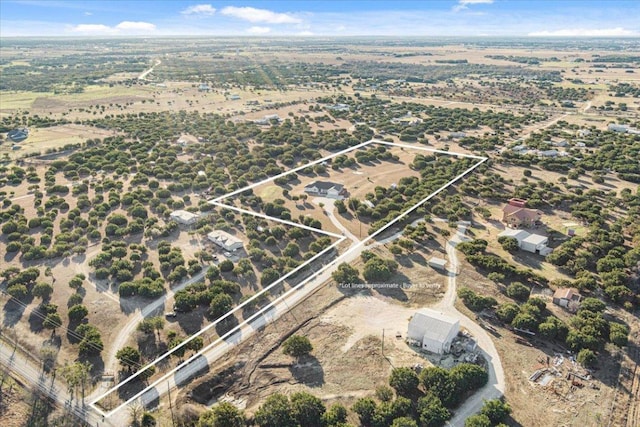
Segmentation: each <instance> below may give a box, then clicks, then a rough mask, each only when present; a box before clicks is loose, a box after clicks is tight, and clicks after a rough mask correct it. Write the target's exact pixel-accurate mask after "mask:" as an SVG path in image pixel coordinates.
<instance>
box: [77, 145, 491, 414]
mask: <svg viewBox="0 0 640 427" xmlns="http://www.w3.org/2000/svg"><path fill="white" fill-rule="evenodd" d="M375 143H377V144H383V145H387V146H392V147H401V148H408V149H416V150H421V151H428V152H432V153H439V154H445V155H449V156H456V157H463V158H472V159H478V160H479V161H478V162H477V163H475V164H474V165H473V166H471V167H470V168H468V169H467V170H465V171H464V172H462V173H461V174H459V175H458V176H456V177H455V178H453V179H452V180H450V181H449V182H447V183H445V184H444V185H443V186H441V187H440V188H438V189H437V190H436V191H434V192H433V193H431V194H430V195H428V196H427V197H425V198H424V199H422V200H420V201H419V202H418V203H416V204H415V205H413V206H412V207H410V208H409V209H407V210H406V211H404V212H402V213H401V214H400V215H398V216H397V217H396V218H394V219H393V220H391V221H389V222H388V223H387V224H385V225H384V227H382V228H380V229H378V230H377V231H375V232H374V233H373V234H371V235H369V236H368V237H366V238H365V239H363V240H361V241H359V242H358V243H356V244H355V245H352V246H351V247H350V248H349V249H348V250H347V251H346V252H345V253H344V254H342V255H340V256H339V257H338V258H336V259H335V260H333V261H332V262H330V263H329V264H327V265H326V266H324V267H323V268H321V269H320V270H318V271H317V272H315V273H313V274H312V275H311V276H309V277H308V278H306V279H305V280H303V281H302V282H300V283H299V284H298V285H296V286H294V287H292V288H291V289H289V290H288V291H286V292H285V293H283V294H282V295H280V296H279V297H278V298H276V299H275V300H273V301H272V302H271V303H270V304H268V305H266V306H265V307H263V308H261V309H260V310H258V311H257V312H256V313H254V314H253V315H252V316H251V317H249V318H248V319H246V320H245V321H243V322H242V323H240V324H238V325H237V326H236V327H235V328H233V329H232V330H230V331H229V332H227V333H226V334H224V335H223V336H221V337H219V338H218V339H217V340H215V341H213V342H212V343H210V344H209V345H207V346H206V347H203V348H202V349H201V350H200V351H198V352H197V353H195V354H193V355H192V356H191V357H190V358H189V359H187V360H186V361H184V362H182V363H181V364H179V365H178V366H176V367H175V368H173V369H172V370H170V371H169V372H167V373H166V374H164V375H163V376H162V377H161V378H159V379H157V380H156V381H154V382H153V383H152V384H151V385H149V386H147V387H146V388H145V389H143V390H141V391H139V392H138V393H137V394H135V395H134V396H133V397H131V398H129V400H127V401H126V402H124V403H122V404H120V405H119V406H117V407H116V408H115V409H113V410H111V411H109V412H108V413H106V412H104V411H103V410H102V409H100V408H99V407H98V406H97V405H96V403H97V402H99V401H100V400H102V399H104V398H105V397H106V396H108V395H110V394H111V393H113V392H115V391H117V390H118V389H119V388H120V387H122V386H124V385H125V384H127V383H128V382H129V381H131V380H133V379H134V378H136V377H137V376H138V375H140V374H141V373H142V372H144V371H145V370H147V369H148V368H150V367H151V366H153V365H155V364H156V363H158V362H159V361H161V360H163V359H165V358H166V357H169V356H170V355H171V354H172V353H173V352H174V351H175V350H177V349H178V348H180V347H182V346H184V345H186V344H187V343H188V342H189V341H191V340H192V339H194V338H195V337H197V336H199V335H201V334H202V333H203V332H206V331H208V330H209V329H210V328H212V327H215V326H217V324H218V323H220V322H221V321H222V320H224V319H226V318H227V317H229V316H230V315H231V314H232V313H235V312H236V311H238V310H240V309H242V308H244V307H245V306H246V305H247V304H248V303H249V302H251V301H253V300H254V299H256V298H258V297H260V296H261V295H262V294H264V293H265V292H268V291H269V290H270V289H271V288H273V287H274V286H276V285H278V284H280V283H281V282H283V281H284V280H285V279H287V278H288V277H290V276H292V275H293V274H294V273H297V272H298V271H299V270H301V269H302V268H304V267H306V266H307V265H309V264H310V263H312V262H313V261H315V260H316V259H317V258H319V257H320V256H322V255H324V254H325V253H327V252H329V251H330V250H332V249H333V248H334V247H336V246H337V245H339V244H340V243H342V242H343V241H344V240H346V237H345V236H340V235H337V234H334V233H330V232H327V231H323V230H320V229H316V228H313V227H308V226H304V225H303V224H298V223H294V222H291V221H286V220H283V219H280V218H275V217H269V216H267V215H264V214H260V213H257V212H252V211H247V210H244V209H241V208H237V207H235V206H230V205H226V204H223V203H220V201H221V200H223V199H225V198H227V197H231V196H234V195H237V194H241V193H243V192H245V191H247V190H250V189H253V188H256V187H258V186H260V185H263V184H265V183H267V182H270V181H274V180H276V179H278V178H280V177H283V176H286V175H288V174H291V173H295V172H297V171H299V170H302V169H305V168H307V167H309V166H313V165H316V164H319V163H322V162H324V161H326V160H329V159H331V158H333V157H336V156H339V155H341V154H345V153H348V152H350V151H353V150H357V149H359V148H362V147H365V146H367V145H370V144H375ZM487 159H488V158H487V157H482V156H476V155H472V154H464V153H456V152H450V151H444V150H436V149H432V148H427V147H421V146H414V145H408V144H402V143H395V142H388V141H381V140H377V139H371V140H369V141H366V142H363V143H360V144H357V145H354V146H353V147H349V148H347V149H345V150H342V151H339V152H337V153H333V154H330V155H328V156H326V157H323V158H321V159H318V160H314V161H312V162H310V163H308V164H305V165H303V166H299V167H297V168H294V169H292V170H290V171H287V172H284V173H281V174H278V175H276V176H273V177H270V178H267V179H265V180H262V181H260V182H257V183H254V184H250V185H248V186H246V187H243V188H240V189H238V190H235V191H233V192H231V193H228V194H226V195H223V196H220V197H217V198H215V199H212V200H210V201H209V202H208V203H210V204H212V205H214V206H219V207H224V208H228V209H232V210H235V211H238V212H243V213H246V214H250V215H254V216H257V217H260V218H263V219H268V220H270V221H276V222H281V223H285V224H288V225H292V226H296V227H301V228H305V229H309V230H311V231H313V232H316V233H320V234H326V235H329V236H332V237H338V238H339V240H338V241H337V242H335V243H334V244H333V245H331V246H329V247H327V248H325V249H324V250H323V251H321V252H319V253H318V254H316V255H315V256H314V257H312V258H310V259H309V260H307V262H305V263H304V264H302V265H300V266H298V267H297V268H296V269H294V270H292V271H290V272H289V273H287V274H286V275H284V276H282V277H281V278H280V279H278V280H277V281H276V282H274V283H272V284H271V285H269V286H268V287H267V288H264V289H263V290H262V291H260V292H259V293H257V294H255V295H254V296H252V297H251V298H249V299H248V300H247V301H245V302H244V303H242V304H240V305H238V306H236V307H235V308H234V309H233V310H230V311H229V312H227V313H226V314H225V315H224V316H222V317H220V318H218V319H216V320H215V321H214V322H212V323H211V324H210V325H208V326H206V327H205V328H203V329H201V330H200V331H198V332H196V333H195V334H193V335H192V336H191V337H189V338H188V339H187V340H185V341H183V342H182V343H180V344H179V345H178V346H176V347H174V348H173V349H171V350H169V351H168V352H166V353H165V354H164V355H162V356H160V357H159V358H157V359H156V360H154V361H153V362H150V363H148V364H147V365H146V366H144V367H143V368H141V369H140V370H138V371H137V372H136V373H135V374H133V375H131V376H130V377H128V378H127V379H125V380H124V381H122V382H120V383H118V384H117V385H115V386H114V387H112V388H111V389H109V390H107V391H106V392H105V393H103V394H102V395H100V396H99V397H97V398H95V399H94V400H93V401H92V402H91V403H90V406H91V407H92V408H93V409H95V410H96V411H97V412H98V413H99V414H100V415H102V416H104V417H110V416H111V415H113V414H114V413H116V412H117V411H119V410H120V409H122V408H123V407H125V406H127V405H129V404H130V403H132V402H134V401H135V400H137V399H138V398H139V397H140V396H142V395H144V394H145V393H146V392H147V391H149V390H151V389H153V388H154V387H155V386H157V385H158V384H160V383H161V382H163V381H165V380H166V379H167V378H169V377H170V376H172V375H173V374H174V373H175V372H177V371H179V370H180V369H182V368H184V367H185V366H187V365H188V364H189V363H191V362H192V361H193V360H195V359H196V358H198V357H200V356H202V355H203V354H204V353H205V352H207V351H208V350H209V349H210V348H212V347H214V346H216V345H218V344H220V343H221V342H223V341H224V340H225V339H226V338H228V337H230V336H232V335H234V334H235V333H237V332H242V328H243V327H245V326H247V325H249V324H250V322H251V321H253V320H254V319H255V318H257V317H258V316H260V315H262V314H263V312H266V311H269V310H270V309H272V308H273V307H275V306H276V305H277V304H278V303H279V302H280V301H284V300H285V299H286V298H287V297H288V296H289V295H290V294H292V293H294V292H295V291H298V290H299V289H301V288H302V287H304V285H306V284H307V283H308V282H310V281H312V280H314V279H315V278H316V277H317V276H318V275H319V274H321V273H323V272H324V271H325V270H327V269H328V268H330V267H332V266H333V265H335V264H337V263H338V262H339V261H341V260H343V259H346V258H347V256H348V255H350V254H351V253H352V252H354V251H355V250H359V249H360V247H361V246H364V245H366V244H368V243H369V242H370V241H371V240H372V239H374V238H375V237H377V236H378V235H380V234H381V233H383V232H384V231H386V230H387V229H388V228H389V227H391V226H393V225H394V224H396V223H397V222H398V221H400V220H402V219H403V218H405V217H406V216H407V215H409V214H410V213H412V212H413V211H414V210H416V209H417V208H418V207H420V206H421V205H423V204H424V203H426V202H428V201H429V200H431V199H432V198H433V197H434V196H436V195H437V194H439V193H440V192H442V191H443V190H445V189H447V188H448V187H450V186H451V185H453V184H455V183H456V182H457V181H458V180H460V179H461V178H463V177H464V176H466V175H468V174H469V173H471V172H472V171H473V170H474V169H476V168H477V167H478V166H480V165H481V164H482V163H484V162H485V161H486V160H487ZM284 302H285V305H286V301H284ZM287 307H288V306H287ZM282 314H284V312H283V313H282ZM278 317H279V316H276V317H275V318H274V319H273V320H277V318H278ZM266 323H267V320H266V319H265V324H266Z"/></svg>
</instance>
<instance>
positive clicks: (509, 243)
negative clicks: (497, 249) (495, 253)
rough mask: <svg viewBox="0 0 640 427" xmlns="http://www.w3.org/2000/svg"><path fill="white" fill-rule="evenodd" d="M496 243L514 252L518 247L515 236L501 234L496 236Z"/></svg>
mask: <svg viewBox="0 0 640 427" xmlns="http://www.w3.org/2000/svg"><path fill="white" fill-rule="evenodd" d="M498 243H500V245H501V246H502V249H504V250H505V251H507V252H512V253H513V252H516V251H517V250H518V249H519V246H518V240H517V239H516V238H515V237H508V236H502V237H498Z"/></svg>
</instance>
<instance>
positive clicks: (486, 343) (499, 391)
mask: <svg viewBox="0 0 640 427" xmlns="http://www.w3.org/2000/svg"><path fill="white" fill-rule="evenodd" d="M464 231H465V227H464V226H458V230H457V231H456V233H455V234H454V235H453V237H452V238H451V240H449V242H447V247H446V250H447V256H448V258H449V277H448V281H449V286H448V288H447V292H446V293H445V295H444V297H443V298H442V300H441V301H440V302H439V303H438V304H436V306H435V307H434V308H436V309H438V310H441V311H442V312H444V313H445V314H448V315H450V316H454V317H455V318H457V319H460V325H461V326H462V327H464V328H465V329H467V330H468V331H469V332H470V333H471V334H472V335H473V336H474V338H475V339H476V341H477V343H478V348H479V349H480V350H481V352H482V355H483V356H484V358H485V359H486V360H487V363H488V373H489V381H488V382H487V385H485V386H484V387H483V388H482V389H480V390H478V391H477V392H476V393H474V394H473V396H471V397H469V398H468V399H467V400H465V402H464V403H463V404H462V405H461V406H460V407H459V408H458V409H457V410H456V411H455V414H454V416H453V418H452V419H451V420H450V421H449V423H448V425H450V426H455V427H458V426H464V421H465V420H466V419H467V418H469V417H470V416H471V415H473V414H475V413H477V412H479V411H480V408H482V405H483V403H484V400H490V399H496V398H499V397H501V396H502V395H503V394H504V390H505V382H504V371H503V369H502V363H501V362H500V356H499V355H498V351H497V350H496V347H495V346H494V345H493V341H492V340H491V337H490V336H489V334H488V333H487V331H485V330H484V329H483V328H482V327H481V326H480V325H478V324H477V323H475V322H474V321H473V320H471V319H469V318H468V317H467V316H465V315H464V314H462V313H460V312H459V311H458V310H457V309H456V308H455V307H454V303H455V300H456V277H457V275H458V269H459V264H458V256H457V253H456V249H455V246H456V244H458V243H460V242H463V241H465V240H468V237H466V236H465V235H464Z"/></svg>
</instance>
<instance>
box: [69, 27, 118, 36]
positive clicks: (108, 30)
mask: <svg viewBox="0 0 640 427" xmlns="http://www.w3.org/2000/svg"><path fill="white" fill-rule="evenodd" d="M70 31H71V32H74V33H81V34H88V35H92V34H115V33H116V32H117V30H116V29H115V28H112V27H109V26H107V25H102V24H79V25H76V26H74V27H71V29H70Z"/></svg>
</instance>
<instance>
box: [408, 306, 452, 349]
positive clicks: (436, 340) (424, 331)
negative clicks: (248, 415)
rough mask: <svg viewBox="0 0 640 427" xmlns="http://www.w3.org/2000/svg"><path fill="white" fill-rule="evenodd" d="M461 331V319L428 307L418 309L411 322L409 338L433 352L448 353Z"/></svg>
mask: <svg viewBox="0 0 640 427" xmlns="http://www.w3.org/2000/svg"><path fill="white" fill-rule="evenodd" d="M458 331H460V321H459V320H458V319H455V318H453V317H449V316H445V315H444V314H442V313H440V312H438V311H435V310H431V309H428V308H425V309H422V310H418V311H416V313H415V314H414V315H413V317H412V318H411V321H410V322H409V329H408V331H407V339H408V340H409V342H410V343H414V344H418V345H420V347H421V348H422V349H423V350H427V351H429V352H431V353H437V354H443V353H448V352H449V350H450V348H451V343H452V342H453V339H454V338H455V337H456V335H458Z"/></svg>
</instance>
